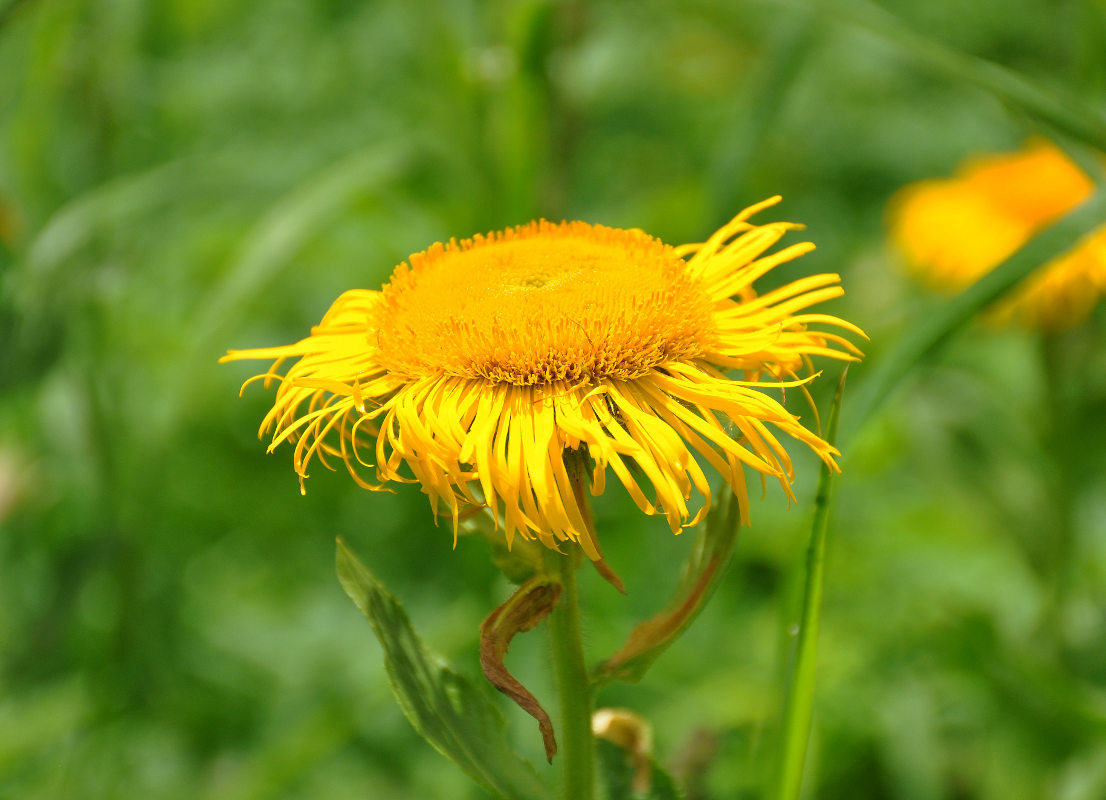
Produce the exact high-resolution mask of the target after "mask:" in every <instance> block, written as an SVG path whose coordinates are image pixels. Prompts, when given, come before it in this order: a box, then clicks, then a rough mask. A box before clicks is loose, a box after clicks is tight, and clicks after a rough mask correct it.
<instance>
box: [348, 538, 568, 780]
mask: <svg viewBox="0 0 1106 800" xmlns="http://www.w3.org/2000/svg"><path fill="white" fill-rule="evenodd" d="M337 564H338V580H339V581H341V584H342V588H343V589H345V590H346V594H348V595H349V596H350V599H351V600H353V602H354V603H356V604H357V607H358V608H359V609H361V613H363V614H364V615H365V616H366V617H367V618H368V620H369V622H370V623H371V624H372V629H373V632H374V633H375V634H376V638H377V639H379V640H380V645H381V647H383V648H384V661H385V663H386V664H387V667H388V676H389V678H390V679H391V683H392V691H393V692H395V696H396V700H398V701H399V704H400V706H402V707H403V713H404V714H406V715H407V719H408V720H410V721H411V724H412V725H414V726H415V730H417V731H418V732H419V733H420V734H422V736H423V737H424V738H425V739H426V740H427V741H428V742H430V744H432V745H434V747H435V748H436V749H437V750H438V752H440V753H441V754H442V755H444V756H446V757H448V758H450V759H452V760H453V762H454V763H456V764H457V766H459V767H460V768H461V769H463V770H464V771H465V772H467V773H468V774H469V775H471V776H472V777H473V778H474V779H475V780H477V781H479V782H480V784H481V785H482V786H484V787H486V788H487V789H488V790H490V791H493V792H495V793H497V794H499V795H500V796H502V797H506V798H512V799H513V798H520V799H521V798H543V797H548V796H549V795H548V792H547V791H546V790H545V788H544V787H543V786H542V784H541V782H540V781H539V779H538V775H537V772H535V770H534V768H533V766H532V765H530V764H527V763H526V762H525V761H523V760H522V759H520V758H519V757H518V756H516V755H515V753H514V751H513V750H511V748H510V746H509V745H508V744H507V742H506V740H505V739H504V738H503V717H502V716H501V715H500V713H499V710H498V709H497V708H496V707H495V706H493V705H492V704H491V702H490V701H489V700H488V699H487V697H485V696H484V694H483V693H482V692H481V691H480V690H479V689H477V688H476V687H475V686H473V685H472V683H470V682H469V681H468V680H466V679H465V678H463V677H462V676H461V675H458V674H457V673H456V672H455V671H454V670H453V669H451V668H450V667H448V666H446V665H445V664H444V663H443V662H442V661H441V659H440V658H439V657H438V656H435V655H433V654H432V653H430V652H428V651H427V649H426V647H425V646H424V645H423V644H422V642H421V641H420V640H419V638H418V635H417V634H416V633H415V631H414V629H413V628H412V627H411V621H410V620H409V619H408V617H407V614H406V612H405V611H404V610H403V606H401V605H400V604H399V601H397V600H396V599H395V598H394V597H393V596H392V595H390V594H389V593H388V592H387V590H385V589H384V588H383V587H382V586H381V585H380V583H379V582H378V581H377V580H376V578H374V577H373V575H372V573H371V572H369V571H368V569H366V568H365V565H364V564H362V563H361V562H360V561H359V560H358V558H357V556H355V555H353V553H351V552H350V551H349V548H348V547H346V545H345V543H344V542H342V540H341V539H339V540H338V555H337Z"/></svg>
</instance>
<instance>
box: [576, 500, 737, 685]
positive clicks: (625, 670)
mask: <svg viewBox="0 0 1106 800" xmlns="http://www.w3.org/2000/svg"><path fill="white" fill-rule="evenodd" d="M721 494H722V499H721V502H720V503H719V504H718V506H717V508H716V509H715V510H713V511H712V512H711V513H710V514H709V515H708V516H707V521H706V524H705V525H704V526H703V529H702V533H701V534H700V538H699V540H698V542H697V543H696V546H695V550H694V551H693V552H692V554H691V558H690V559H689V560H688V563H687V566H686V567H685V568H684V574H683V578H682V579H681V580H680V585H679V588H677V590H676V594H675V595H673V597H672V599H671V600H670V601H669V603H668V605H667V606H666V607H665V609H664V610H663V611H661V612H660V613H659V614H657V615H656V616H654V617H652V618H650V619H648V620H646V621H645V622H643V623H641V624H640V625H638V626H637V627H636V628H634V629H633V630H632V631H631V632H630V636H629V638H627V640H626V644H624V645H623V646H622V648H621V649H620V650H619V651H618V652H617V653H615V654H614V655H613V656H611V657H610V658H609V659H607V660H606V661H603V662H601V663H600V664H599V665H598V666H597V667H596V668H595V671H594V682H595V683H596V684H598V685H601V684H603V683H607V682H609V681H611V680H619V681H624V682H627V683H635V682H637V681H639V680H641V678H642V676H643V675H645V673H646V671H647V670H648V669H649V667H650V666H651V665H652V663H653V662H654V661H656V660H657V658H658V657H659V656H660V654H661V653H663V652H664V651H665V650H667V649H668V647H669V646H670V645H671V644H672V643H673V642H674V641H676V640H677V639H678V638H680V636H681V635H682V634H683V632H684V631H685V630H687V628H688V626H689V625H690V624H691V623H692V622H693V621H694V619H695V617H696V616H698V614H699V612H700V611H701V610H702V608H703V606H704V605H705V604H706V602H707V600H709V599H710V596H711V595H712V594H713V593H714V590H715V588H717V586H718V582H719V580H720V579H721V577H722V575H723V574H724V573H725V571H726V566H727V565H728V564H729V562H730V556H731V555H732V554H733V547H734V542H735V541H737V531H738V528H739V520H740V513H739V512H740V508H739V507H738V503H737V499H736V498H735V497H734V496H733V493H732V492H730V491H729V490H728V489H726V490H724V491H723V492H722V493H721Z"/></svg>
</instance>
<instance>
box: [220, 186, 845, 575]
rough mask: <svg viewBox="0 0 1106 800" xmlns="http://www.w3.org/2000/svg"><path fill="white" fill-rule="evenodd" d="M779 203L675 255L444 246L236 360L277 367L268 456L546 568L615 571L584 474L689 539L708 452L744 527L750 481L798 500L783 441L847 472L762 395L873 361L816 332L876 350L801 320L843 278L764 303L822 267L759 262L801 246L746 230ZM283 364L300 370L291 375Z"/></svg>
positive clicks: (585, 242) (574, 225) (544, 245)
mask: <svg viewBox="0 0 1106 800" xmlns="http://www.w3.org/2000/svg"><path fill="white" fill-rule="evenodd" d="M778 200H779V198H778V197H777V198H772V199H770V200H767V201H765V202H763V203H760V204H759V205H756V206H754V207H752V208H749V209H747V210H746V211H744V212H742V213H741V214H739V215H738V216H737V217H736V218H735V219H734V220H733V221H731V222H730V223H728V224H727V225H726V226H724V227H723V228H722V229H721V230H719V231H718V232H717V233H715V234H714V235H713V236H712V237H711V238H710V239H709V240H708V241H707V242H706V243H704V244H693V245H683V246H682V247H677V248H674V247H670V246H668V245H666V244H664V243H662V242H661V241H659V240H658V239H655V238H653V237H651V236H648V235H647V234H645V233H643V232H641V231H639V230H621V229H616V228H607V227H604V226H601V225H589V224H587V223H583V222H564V223H561V224H553V223H549V222H545V221H541V222H532V223H530V224H528V225H522V226H520V227H517V228H511V229H508V230H506V231H503V232H498V233H492V234H489V235H488V236H475V237H473V238H472V239H468V240H465V241H462V242H457V241H451V242H450V243H449V244H447V245H442V244H435V245H434V246H432V247H431V248H429V249H428V250H426V251H424V252H422V253H417V254H415V255H413V256H411V258H410V259H409V264H408V263H404V264H400V265H399V266H398V267H397V268H396V270H395V271H394V273H393V274H392V277H391V279H390V280H389V282H388V283H387V284H386V285H385V286H384V288H383V290H382V291H367V290H361V289H357V290H352V291H349V292H346V293H345V294H343V295H342V296H341V297H339V298H338V300H337V301H335V303H334V305H333V306H332V307H331V308H330V310H329V311H328V312H327V314H326V315H325V317H324V318H323V320H322V322H321V323H320V324H319V325H318V326H316V327H315V328H313V329H312V331H311V335H310V336H309V337H308V338H306V339H303V340H302V341H300V342H298V343H296V344H293V345H288V346H285V347H274V348H265V349H257V350H238V351H230V352H229V353H228V354H227V355H226V356H225V357H224V358H223V360H224V361H228V360H237V359H276V363H275V364H274V365H273V367H272V368H271V369H270V371H269V372H267V373H265V374H263V375H259V376H256V378H254V379H251V380H257V379H262V380H264V381H265V383H266V384H268V383H270V381H271V380H278V381H279V382H280V385H279V387H278V389H277V393H276V400H275V403H274V405H273V408H272V410H271V411H270V412H269V413H268V415H267V416H266V417H265V419H264V421H263V423H262V426H261V433H262V435H264V434H265V433H267V432H269V431H271V432H272V434H273V439H272V444H271V445H270V446H269V450H270V451H271V450H272V449H273V448H275V447H276V446H277V445H279V444H280V443H281V442H283V441H285V440H289V441H292V442H295V453H294V465H295V469H296V471H297V473H299V475H300V476H301V488H302V480H303V478H304V477H306V476H307V468H308V464H309V463H310V462H311V460H312V458H313V457H316V456H317V457H318V458H319V460H320V461H322V462H323V463H324V464H325V463H326V459H327V456H334V457H336V458H340V459H341V460H342V461H343V462H344V464H345V466H346V468H347V469H348V470H349V472H350V474H351V475H352V476H353V478H354V480H355V481H357V483H358V484H359V485H361V486H363V487H365V488H367V489H380V488H383V486H384V485H385V484H387V483H388V482H391V481H404V482H418V483H420V484H422V487H423V491H424V492H425V493H426V494H427V495H429V497H430V499H431V502H432V504H433V505H434V506H435V508H437V507H438V504H439V503H442V504H444V506H445V507H447V508H448V509H449V510H450V513H451V515H452V519H453V526H454V533H455V535H456V530H457V522H458V518H459V515H460V513H461V512H462V511H463V510H464V509H466V508H471V507H481V506H487V507H488V508H490V509H491V510H492V512H493V513H494V516H495V518H496V519H497V521H499V520H501V521H502V523H503V525H504V528H505V534H506V537H507V542H508V544H510V542H511V541H512V539H513V537H514V535H515V534H516V533H519V534H521V535H522V536H524V537H526V538H528V539H530V538H537V539H539V540H540V541H541V542H542V543H543V544H545V545H546V546H548V547H551V548H556V547H557V546H558V543H559V542H562V541H565V540H570V541H573V542H577V543H578V544H579V545H580V546H581V547H582V548H583V550H584V551H585V552H586V553H587V555H588V556H589V557H590V558H592V559H599V558H601V554H600V548H599V543H598V541H597V540H596V537H595V532H594V530H593V529H592V525H591V522H590V518H589V514H588V512H587V509H586V501H585V499H584V495H583V486H584V483H585V474H586V472H587V471H589V470H590V486H591V492H592V494H594V495H598V494H600V493H601V492H602V491H603V489H604V484H605V480H606V474H607V470H608V468H609V469H610V471H611V472H613V473H614V475H615V476H616V477H617V479H618V481H619V482H620V483H621V484H622V485H623V486H625V488H626V490H627V491H628V492H629V493H630V495H631V497H632V498H633V500H634V502H635V503H636V504H637V506H638V507H639V508H640V509H641V510H642V511H644V512H645V513H647V514H656V513H659V514H663V515H664V516H665V517H667V519H668V522H669V524H670V526H671V528H672V530H673V532H679V530H680V528H681V526H686V525H691V524H694V523H695V522H697V521H698V520H699V519H700V518H701V516H702V514H703V513H705V512H706V511H707V510H708V509H709V507H710V499H711V498H710V486H709V484H708V481H707V478H706V476H705V475H704V473H703V470H702V468H701V467H700V464H699V461H698V460H697V458H696V455H695V454H698V456H701V457H702V459H704V460H705V461H706V462H707V463H708V464H710V465H711V466H712V467H714V468H715V469H716V470H718V472H719V473H721V475H722V476H723V477H724V478H725V479H726V481H727V482H728V483H729V485H730V486H731V487H733V490H734V492H735V493H736V494H737V496H738V497H739V498H740V502H741V509H742V514H743V516H744V515H745V513H746V507H747V502H746V490H745V480H744V474H743V465H747V466H749V467H751V468H752V469H753V470H755V471H756V472H758V473H760V474H761V475H762V480H763V476H772V477H773V478H776V479H778V480H779V482H780V483H781V484H782V485H783V487H784V489H785V491H787V493H788V495H790V482H791V480H792V478H793V472H792V464H791V460H790V458H789V457H788V455H787V453H786V451H785V450H784V449H783V447H782V446H781V445H780V443H779V441H778V440H777V438H776V435H775V433H774V432H773V430H772V428H775V429H776V430H777V431H783V432H784V433H786V434H788V435H790V436H793V437H795V438H797V439H798V440H800V441H802V442H803V443H805V444H806V445H807V446H809V447H810V448H811V449H812V450H813V451H814V452H815V453H817V454H818V456H819V457H820V458H822V459H823V460H824V461H826V462H827V463H830V464H832V463H833V456H834V455H835V454H836V450H834V448H833V447H831V446H830V445H829V444H827V443H826V442H824V441H823V440H822V439H821V438H819V437H818V436H817V435H815V434H814V433H812V432H811V431H809V430H808V429H807V428H805V427H803V426H802V425H801V424H800V423H799V418H798V417H797V416H795V415H794V414H792V413H791V412H789V411H788V410H787V409H785V408H784V407H783V406H782V405H781V404H780V403H779V402H777V401H776V400H774V399H772V398H771V397H769V396H768V395H767V394H765V393H763V392H761V391H759V390H760V389H764V388H777V389H781V390H783V389H784V388H786V387H791V386H799V387H802V386H803V384H804V383H805V382H806V380H809V378H800V377H799V373H800V371H802V372H804V373H805V372H808V371H809V358H810V356H812V355H824V356H829V357H831V358H837V359H842V360H855V359H856V357H857V356H858V355H859V352H858V351H857V350H856V348H855V347H854V346H853V345H852V344H850V343H849V342H848V341H847V340H846V339H845V338H843V337H842V336H841V335H839V334H836V333H832V332H814V331H812V330H810V329H809V328H808V326H809V325H810V324H816V325H820V326H829V327H830V328H837V329H843V330H845V331H849V332H852V333H854V334H857V335H861V336H863V334H862V333H861V331H860V330H859V329H858V328H856V327H855V326H854V325H852V324H850V323H848V322H845V321H843V320H841V319H838V318H836V317H833V316H829V315H826V314H819V313H810V312H808V311H806V309H807V308H808V307H810V306H812V305H814V304H816V303H819V302H822V301H824V300H829V299H831V298H834V297H838V296H839V295H841V294H842V289H841V287H840V285H839V281H840V278H839V277H838V276H837V275H830V274H825V275H815V276H812V277H808V278H803V279H801V280H798V281H795V282H793V283H789V284H786V285H784V286H782V287H780V288H778V289H774V290H772V291H770V292H768V293H766V294H763V295H759V296H758V295H757V294H756V292H755V291H754V289H753V282H754V281H755V280H756V279H757V278H759V277H761V276H762V275H764V274H765V273H767V272H768V271H769V270H771V269H773V268H774V267H776V266H778V265H779V264H781V263H783V262H785V261H789V260H791V259H793V258H796V257H797V256H800V255H802V254H803V253H806V252H808V251H809V250H811V249H813V247H814V246H813V245H812V244H809V243H803V244H794V245H791V246H790V247H787V248H785V249H783V250H780V251H779V252H777V253H775V254H772V255H765V254H764V253H765V251H766V250H767V249H768V248H770V247H771V246H772V245H774V244H775V243H776V242H777V241H779V239H780V238H781V237H782V236H783V235H784V234H785V233H786V232H787V231H788V230H791V229H794V228H798V227H800V226H797V225H793V224H790V223H784V222H775V223H771V224H767V225H760V226H758V225H753V224H751V223H750V222H748V218H749V217H750V216H751V215H752V214H753V213H755V212H757V211H759V210H761V209H763V208H765V207H767V206H770V205H773V204H775V203H776V202H778ZM289 358H298V359H299V360H298V361H297V362H296V363H294V364H293V365H292V366H291V367H290V368H289V369H288V370H287V371H286V372H284V373H283V375H282V374H281V373H280V368H281V364H282V362H284V361H285V360H286V359H289ZM731 368H732V369H737V370H740V371H741V373H742V376H741V377H742V378H743V379H742V380H733V379H731V378H729V377H727V376H726V374H725V373H724V370H727V369H731ZM248 383H249V381H247V384H248ZM243 388H245V387H243ZM801 390H802V391H805V389H801ZM769 426H771V427H769ZM370 459H371V460H372V461H371V463H370ZM374 465H375V478H376V481H370V480H368V479H366V477H365V475H364V471H365V469H372V468H374ZM404 465H406V466H405V468H404ZM328 466H329V465H328ZM639 482H640V483H646V484H649V485H651V487H652V490H653V493H654V495H655V497H654V499H649V498H647V497H646V494H645V492H644V491H643V490H642V488H641V486H640V485H639ZM693 488H694V489H695V490H697V491H698V493H699V494H700V495H701V497H702V504H701V506H700V508H699V510H698V512H697V513H692V511H691V510H689V508H688V501H689V500H690V498H691V492H692V489H693Z"/></svg>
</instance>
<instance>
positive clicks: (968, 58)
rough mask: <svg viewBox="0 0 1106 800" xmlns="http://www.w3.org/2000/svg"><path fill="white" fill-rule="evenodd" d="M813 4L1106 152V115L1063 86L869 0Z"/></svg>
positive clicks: (932, 66) (837, 0) (947, 73)
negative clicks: (909, 22) (957, 45)
mask: <svg viewBox="0 0 1106 800" xmlns="http://www.w3.org/2000/svg"><path fill="white" fill-rule="evenodd" d="M815 7H816V8H821V9H822V10H823V11H824V12H826V16H827V18H829V19H832V20H834V21H845V22H848V23H849V24H852V25H856V26H857V27H860V28H864V29H866V30H868V31H871V32H872V33H874V34H876V35H878V36H880V37H882V38H884V39H886V40H888V41H890V42H893V43H894V44H896V45H898V47H897V50H898V51H899V52H901V53H905V54H908V55H909V56H911V57H913V58H915V59H917V60H919V61H920V62H922V63H923V64H925V65H927V66H929V67H931V68H933V69H935V70H937V71H939V72H943V73H945V75H946V76H948V77H949V78H951V79H952V80H955V81H958V82H960V81H967V82H970V83H973V84H975V85H976V86H978V87H979V88H981V89H983V90H985V91H987V92H989V93H991V94H993V95H995V96H996V97H998V98H999V99H1001V100H1003V101H1004V102H1006V103H1007V104H1009V105H1010V106H1013V107H1014V108H1016V109H1018V110H1019V111H1021V112H1023V113H1025V114H1027V115H1028V116H1029V117H1031V118H1033V119H1036V120H1039V121H1041V122H1043V123H1045V124H1046V125H1048V126H1049V127H1051V128H1054V129H1056V130H1059V131H1060V132H1062V133H1064V134H1067V135H1068V136H1071V137H1074V138H1075V139H1078V140H1079V141H1081V142H1084V143H1085V144H1087V145H1090V146H1091V147H1094V148H1097V149H1098V150H1100V151H1102V152H1106V117H1104V116H1103V115H1102V113H1101V112H1100V111H1098V110H1097V109H1095V108H1092V107H1091V106H1089V105H1087V104H1086V103H1084V102H1082V101H1081V100H1080V99H1079V98H1078V97H1075V96H1073V95H1069V94H1066V93H1065V92H1064V90H1063V88H1062V87H1061V86H1049V87H1047V88H1046V87H1043V86H1038V85H1037V84H1036V83H1034V82H1033V81H1031V80H1029V79H1028V78H1026V77H1025V76H1023V75H1020V74H1018V73H1017V72H1015V71H1013V70H1010V69H1007V68H1005V67H1002V66H1000V65H998V64H995V63H993V62H990V61H987V60H986V59H982V58H979V57H977V56H973V55H969V54H968V53H962V52H960V51H959V50H956V49H954V48H952V47H949V46H948V45H946V44H945V43H944V42H940V41H937V40H936V39H933V38H930V37H928V36H923V35H921V34H918V33H915V32H914V31H912V30H910V29H909V28H908V27H906V26H905V25H903V23H902V22H900V21H899V20H898V19H897V18H896V17H895V16H893V15H892V14H890V13H888V12H887V11H885V10H883V9H882V8H880V7H879V6H877V5H875V4H874V3H870V2H867V0H820V2H818V3H815Z"/></svg>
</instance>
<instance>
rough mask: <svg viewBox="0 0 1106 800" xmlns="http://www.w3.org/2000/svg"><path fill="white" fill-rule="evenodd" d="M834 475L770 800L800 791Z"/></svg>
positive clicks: (809, 574) (813, 543) (819, 526)
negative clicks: (772, 793) (773, 790)
mask: <svg viewBox="0 0 1106 800" xmlns="http://www.w3.org/2000/svg"><path fill="white" fill-rule="evenodd" d="M848 372H849V370H848V368H846V369H845V370H844V371H843V372H842V373H841V379H840V380H839V381H838V382H837V391H836V393H835V394H834V396H833V406H832V407H831V408H830V413H829V420H828V422H827V424H826V441H827V442H829V443H830V444H833V443H834V440H835V439H836V438H837V421H838V419H839V418H840V416H841V398H842V397H843V396H844V393H845V377H846V376H847V375H848ZM836 478H837V473H836V471H834V470H833V469H831V468H830V467H829V466H828V465H827V464H823V465H822V472H821V476H820V478H819V480H818V493H817V495H816V496H815V498H814V523H813V525H812V527H811V532H810V546H809V547H808V549H807V563H806V584H805V586H804V589H803V611H802V619H801V620H800V622H799V640H798V642H797V644H796V647H795V663H794V665H793V667H792V669H791V674H790V676H789V679H788V685H787V698H786V701H785V704H784V719H783V732H782V734H781V736H780V750H779V760H778V765H779V771H778V774H777V780H776V786H775V794H774V795H773V796H774V797H776V798H778V800H797V798H798V797H799V789H800V788H802V780H803V766H804V765H805V763H806V747H807V741H808V740H809V739H810V720H811V715H812V712H813V708H814V679H815V673H816V670H817V656H818V627H819V623H820V620H821V614H822V584H823V580H824V575H825V562H826V536H827V533H828V530H829V510H830V504H831V502H832V500H833V490H834V487H835V485H836V483H837V481H836Z"/></svg>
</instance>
